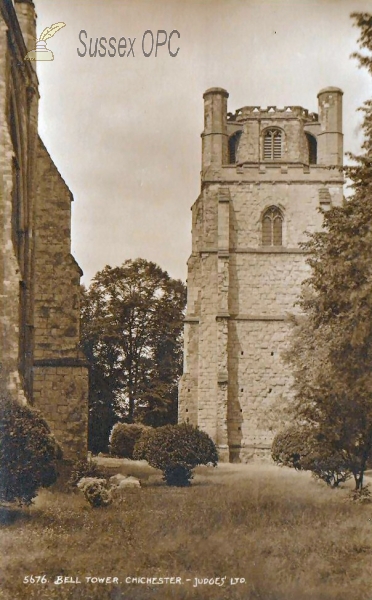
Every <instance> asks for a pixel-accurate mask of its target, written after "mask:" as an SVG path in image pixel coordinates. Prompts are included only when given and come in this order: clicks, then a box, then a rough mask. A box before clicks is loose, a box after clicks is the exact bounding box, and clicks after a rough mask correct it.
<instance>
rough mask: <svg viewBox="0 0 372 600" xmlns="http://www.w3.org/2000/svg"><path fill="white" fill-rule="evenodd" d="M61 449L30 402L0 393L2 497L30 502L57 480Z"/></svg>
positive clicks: (22, 502) (20, 501)
mask: <svg viewBox="0 0 372 600" xmlns="http://www.w3.org/2000/svg"><path fill="white" fill-rule="evenodd" d="M61 458H62V452H61V449H60V447H59V446H58V444H57V442H56V440H55V438H54V436H53V435H52V434H51V432H50V429H49V426H48V424H47V423H46V421H45V420H44V419H43V418H42V416H41V414H40V413H39V412H38V411H36V410H34V409H33V408H31V407H30V406H22V405H20V404H18V403H17V402H15V401H13V400H12V399H10V398H9V397H5V398H4V397H0V500H2V501H6V502H14V501H18V502H19V503H20V504H30V503H31V502H32V499H33V498H34V497H35V496H36V495H37V491H38V489H39V488H40V487H49V486H50V485H52V484H53V483H54V482H55V481H56V480H57V470H56V462H57V461H58V460H59V459H61Z"/></svg>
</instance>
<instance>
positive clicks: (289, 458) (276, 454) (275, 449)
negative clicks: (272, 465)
mask: <svg viewBox="0 0 372 600" xmlns="http://www.w3.org/2000/svg"><path fill="white" fill-rule="evenodd" d="M311 435H312V432H311V430H310V428H309V427H306V426H302V427H299V426H298V425H292V426H291V427H288V428H287V429H284V430H283V431H280V432H279V433H277V435H276V436H275V438H274V441H273V443H272V446H271V456H272V458H273V460H274V461H275V462H276V463H278V464H280V465H284V466H286V467H292V468H293V469H297V470H301V469H302V468H303V460H304V458H305V456H306V454H308V452H309V443H308V439H309V438H310V436H311Z"/></svg>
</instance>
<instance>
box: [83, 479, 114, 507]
mask: <svg viewBox="0 0 372 600" xmlns="http://www.w3.org/2000/svg"><path fill="white" fill-rule="evenodd" d="M82 491H83V493H84V496H85V498H86V499H87V500H88V502H89V504H90V505H91V506H92V507H93V508H99V507H101V506H108V505H109V504H111V502H112V495H111V491H110V490H108V489H107V482H106V481H105V480H102V479H96V480H95V481H94V480H92V481H88V482H86V483H85V485H84V486H83V488H82Z"/></svg>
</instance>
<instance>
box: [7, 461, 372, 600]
mask: <svg viewBox="0 0 372 600" xmlns="http://www.w3.org/2000/svg"><path fill="white" fill-rule="evenodd" d="M100 460H101V462H103V463H105V466H106V468H110V469H111V470H112V472H113V473H115V472H118V471H119V470H120V472H123V473H126V474H133V475H135V476H139V477H140V479H141V481H142V488H141V489H140V490H137V489H130V490H128V491H127V495H126V497H125V499H124V500H123V501H122V502H121V503H120V504H113V505H111V506H109V507H108V508H99V509H92V508H91V507H90V506H89V505H88V503H87V502H86V501H85V499H84V497H83V496H82V495H81V493H80V492H76V493H69V492H68V491H67V489H66V487H64V486H63V485H62V483H59V484H58V487H56V488H55V489H51V490H44V491H42V492H41V493H40V495H39V496H38V498H37V500H36V502H35V505H34V506H32V507H31V508H29V509H23V510H21V509H14V510H12V511H5V510H3V512H2V513H1V517H2V524H1V526H0V534H1V539H0V550H1V554H2V559H1V580H2V583H1V591H0V598H1V599H5V600H18V599H20V600H21V599H22V600H23V599H27V600H29V599H30V600H33V599H35V600H36V599H40V600H54V599H63V600H64V599H84V600H109V599H110V600H121V599H127V600H149V599H158V600H168V599H176V600H183V599H184V600H186V599H202V600H209V599H213V600H220V599H229V600H238V599H239V600H331V599H332V600H336V599H337V600H372V504H371V505H360V504H352V503H350V502H347V501H345V497H346V496H347V492H348V490H347V489H341V490H330V489H328V488H327V487H326V486H323V485H322V484H319V483H316V482H315V481H314V480H312V479H311V477H310V476H309V475H308V474H307V473H296V472H294V471H291V470H289V469H280V468H278V467H275V466H271V465H261V464H258V463H253V464H249V465H219V466H218V467H217V468H216V469H213V468H207V467H203V468H200V469H198V470H197V474H196V477H195V479H194V480H193V485H192V486H191V487H190V488H168V487H166V486H165V485H164V484H163V483H162V481H161V476H160V475H159V473H158V472H157V471H155V470H153V469H151V468H150V467H148V466H147V465H146V463H131V462H130V461H117V460H113V459H111V460H110V459H100ZM27 575H33V576H42V575H45V576H46V579H47V580H48V582H47V583H44V584H43V583H27V584H24V583H23V579H24V577H25V576H27ZM58 576H60V577H70V578H72V579H71V580H68V581H69V582H66V583H64V584H61V585H58V584H56V583H54V582H55V580H56V578H57V577H58ZM86 577H102V578H103V577H116V578H118V583H116V582H114V583H113V582H111V583H99V582H96V583H92V582H86V579H85V578H86ZM128 577H129V578H134V577H145V578H154V579H153V581H151V582H149V583H148V584H146V583H143V584H141V583H137V584H136V583H127V582H126V578H128ZM160 577H163V578H164V577H174V578H176V577H179V578H181V581H182V583H164V584H163V585H161V584H160V583H159V579H156V578H160ZM217 577H219V578H223V577H225V578H226V579H225V580H218V583H220V584H221V583H222V582H223V585H217V584H216V580H215V578H217ZM195 578H198V579H199V580H200V579H204V578H208V579H210V580H211V579H213V578H214V580H215V582H214V583H212V582H211V583H207V584H205V583H202V584H199V585H198V586H197V587H194V585H195ZM230 578H233V579H234V581H236V578H239V579H240V580H245V582H240V583H237V584H236V585H231V583H230ZM187 579H190V580H191V581H186V580H187ZM72 581H75V582H76V583H72ZM77 581H80V582H81V583H77Z"/></svg>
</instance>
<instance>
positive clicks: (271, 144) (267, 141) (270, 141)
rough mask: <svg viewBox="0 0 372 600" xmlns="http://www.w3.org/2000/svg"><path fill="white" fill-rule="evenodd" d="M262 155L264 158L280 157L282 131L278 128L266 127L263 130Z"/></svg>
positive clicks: (273, 158)
mask: <svg viewBox="0 0 372 600" xmlns="http://www.w3.org/2000/svg"><path fill="white" fill-rule="evenodd" d="M263 155H264V159H265V160H278V159H280V158H282V132H281V131H280V129H268V130H267V131H266V132H265V136H264V150H263Z"/></svg>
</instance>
